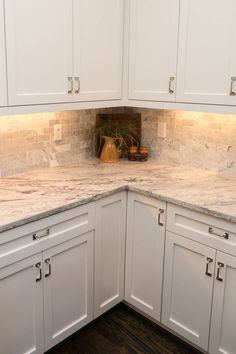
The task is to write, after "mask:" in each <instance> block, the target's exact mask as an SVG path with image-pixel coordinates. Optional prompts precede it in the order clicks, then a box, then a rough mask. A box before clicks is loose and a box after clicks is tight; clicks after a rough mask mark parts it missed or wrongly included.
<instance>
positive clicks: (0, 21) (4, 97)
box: [0, 0, 7, 106]
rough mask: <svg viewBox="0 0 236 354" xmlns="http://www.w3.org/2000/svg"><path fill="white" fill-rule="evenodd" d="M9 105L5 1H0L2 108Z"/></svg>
mask: <svg viewBox="0 0 236 354" xmlns="http://www.w3.org/2000/svg"><path fill="white" fill-rule="evenodd" d="M6 105H7V84H6V53H5V34H4V11H3V0H0V106H6Z"/></svg>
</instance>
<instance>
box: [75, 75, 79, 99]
mask: <svg viewBox="0 0 236 354" xmlns="http://www.w3.org/2000/svg"><path fill="white" fill-rule="evenodd" d="M75 81H76V82H77V89H76V90H75V94H76V95H78V94H79V93H80V78H79V77H78V76H76V77H75Z"/></svg>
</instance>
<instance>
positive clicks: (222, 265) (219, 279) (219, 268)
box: [216, 262, 225, 281]
mask: <svg viewBox="0 0 236 354" xmlns="http://www.w3.org/2000/svg"><path fill="white" fill-rule="evenodd" d="M217 265H218V268H217V276H216V279H217V280H218V281H223V278H221V277H220V270H221V268H224V266H225V265H224V263H221V262H218V263H217Z"/></svg>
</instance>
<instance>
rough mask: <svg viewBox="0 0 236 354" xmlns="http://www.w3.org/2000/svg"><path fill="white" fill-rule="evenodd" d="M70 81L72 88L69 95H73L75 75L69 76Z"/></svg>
mask: <svg viewBox="0 0 236 354" xmlns="http://www.w3.org/2000/svg"><path fill="white" fill-rule="evenodd" d="M67 79H68V81H69V83H70V90H68V92H67V93H68V95H72V93H73V90H74V83H73V77H71V76H68V78H67Z"/></svg>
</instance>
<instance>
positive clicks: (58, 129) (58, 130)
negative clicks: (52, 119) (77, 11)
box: [53, 124, 62, 141]
mask: <svg viewBox="0 0 236 354" xmlns="http://www.w3.org/2000/svg"><path fill="white" fill-rule="evenodd" d="M53 139H54V141H60V140H62V124H55V125H54V136H53Z"/></svg>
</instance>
